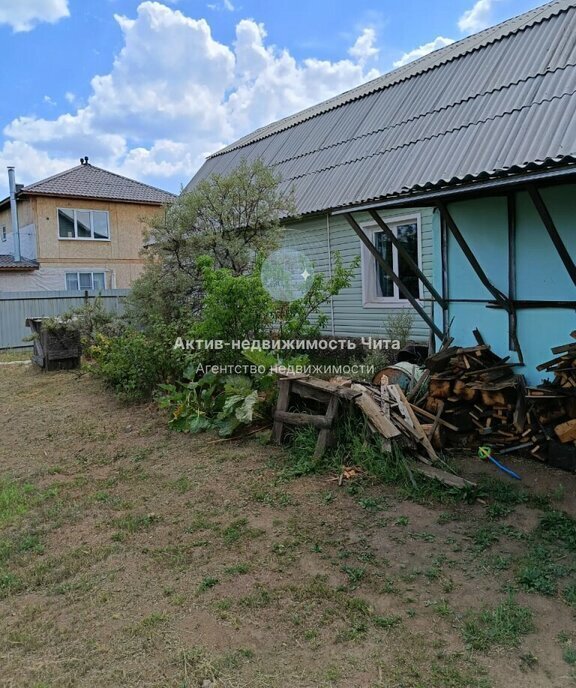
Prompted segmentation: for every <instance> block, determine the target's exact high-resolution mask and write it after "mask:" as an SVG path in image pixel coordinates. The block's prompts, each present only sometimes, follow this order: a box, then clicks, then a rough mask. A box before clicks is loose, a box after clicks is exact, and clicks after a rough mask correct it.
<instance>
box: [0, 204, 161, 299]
mask: <svg viewBox="0 0 576 688" xmlns="http://www.w3.org/2000/svg"><path fill="white" fill-rule="evenodd" d="M18 205H19V210H18V215H19V219H20V224H21V227H25V226H26V225H30V224H31V225H33V226H34V228H35V237H36V243H37V255H36V256H28V255H27V254H26V253H25V252H24V245H25V243H24V241H23V242H22V254H23V255H25V256H26V257H36V258H37V259H38V261H39V262H40V265H41V269H40V270H39V271H37V272H36V274H35V275H31V274H30V273H26V274H22V275H19V276H16V275H11V276H5V277H6V279H2V283H1V284H0V289H4V290H8V289H9V288H11V287H9V286H8V285H9V284H11V283H12V282H13V281H14V280H18V287H17V288H18V289H28V288H30V289H36V288H43V289H65V288H66V284H65V273H66V272H67V271H72V270H74V269H76V270H98V271H102V270H103V271H105V272H106V273H107V280H106V281H107V287H108V288H116V287H117V288H120V289H125V288H128V287H130V285H131V283H132V282H133V281H134V280H135V279H136V278H137V277H138V276H139V275H140V273H141V272H142V270H143V267H144V259H143V258H142V257H141V256H140V251H141V249H142V246H143V232H144V230H145V229H146V227H147V225H146V220H149V219H150V218H152V217H154V216H156V215H158V214H159V213H161V212H162V209H161V208H159V207H158V206H150V205H139V204H136V203H113V202H106V201H96V200H92V199H85V200H83V199H69V198H56V197H44V196H37V197H34V198H31V199H29V200H23V201H19V204H18ZM58 208H76V209H85V210H106V211H108V213H109V222H110V241H91V240H76V239H60V238H59V236H58ZM4 216H7V222H6V224H7V226H9V225H10V211H9V209H8V210H7V211H6V210H5V211H2V213H1V214H0V226H1V225H2V224H4V220H3V218H4ZM6 246H7V247H8V246H9V248H8V250H6V251H3V250H2V247H1V244H0V253H2V252H4V253H12V244H11V241H9V242H7V243H6ZM24 283H26V285H25V286H21V285H22V284H24ZM28 285H35V286H28Z"/></svg>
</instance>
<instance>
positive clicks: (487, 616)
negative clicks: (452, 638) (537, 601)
mask: <svg viewBox="0 0 576 688" xmlns="http://www.w3.org/2000/svg"><path fill="white" fill-rule="evenodd" d="M532 617H533V614H532V610H531V609H529V608H528V607H522V606H521V605H519V604H518V602H516V600H515V599H514V597H513V596H512V595H510V596H509V597H508V599H506V600H505V601H504V602H501V603H500V604H499V605H498V606H497V607H494V608H493V609H484V610H482V611H479V612H469V613H468V614H467V616H466V620H465V623H464V627H463V631H462V632H463V636H464V640H465V642H466V644H467V645H468V646H469V647H471V648H472V649H473V650H480V651H483V652H485V651H487V650H491V649H493V648H497V647H504V648H506V647H516V646H517V645H518V644H519V642H520V638H521V636H523V635H527V634H528V633H531V632H532V631H533V630H534V624H533V621H532Z"/></svg>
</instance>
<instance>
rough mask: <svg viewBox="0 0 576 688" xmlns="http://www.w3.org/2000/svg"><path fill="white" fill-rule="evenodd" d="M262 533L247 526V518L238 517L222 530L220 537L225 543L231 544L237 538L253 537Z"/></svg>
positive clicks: (237, 539)
mask: <svg viewBox="0 0 576 688" xmlns="http://www.w3.org/2000/svg"><path fill="white" fill-rule="evenodd" d="M262 534H263V531H261V530H256V529H254V528H250V527H249V526H248V519H246V518H239V519H237V520H236V521H232V523H231V524H230V525H229V526H228V527H226V528H224V530H223V531H222V538H223V540H224V544H225V545H233V544H235V543H236V542H238V541H239V540H246V539H249V538H255V537H258V536H260V535H262Z"/></svg>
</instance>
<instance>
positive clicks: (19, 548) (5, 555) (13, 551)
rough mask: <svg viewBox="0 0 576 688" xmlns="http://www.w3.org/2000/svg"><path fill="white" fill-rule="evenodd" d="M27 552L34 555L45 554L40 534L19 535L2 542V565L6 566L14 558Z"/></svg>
mask: <svg viewBox="0 0 576 688" xmlns="http://www.w3.org/2000/svg"><path fill="white" fill-rule="evenodd" d="M27 552H32V553H34V554H43V553H44V545H43V544H42V540H41V536H40V535H39V534H38V533H35V532H29V533H24V534H18V535H14V536H12V537H11V538H7V539H5V540H0V564H4V563H6V562H7V561H9V560H10V559H11V558H12V557H14V556H17V555H19V554H26V553H27Z"/></svg>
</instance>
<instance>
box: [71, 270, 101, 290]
mask: <svg viewBox="0 0 576 688" xmlns="http://www.w3.org/2000/svg"><path fill="white" fill-rule="evenodd" d="M95 274H96V275H104V289H106V288H107V287H106V270H66V272H65V273H64V290H65V291H98V290H97V289H94V275H95ZM68 275H76V280H77V282H78V289H68ZM80 275H91V276H92V277H91V279H92V288H91V289H85V288H84V287H81V286H80Z"/></svg>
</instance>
